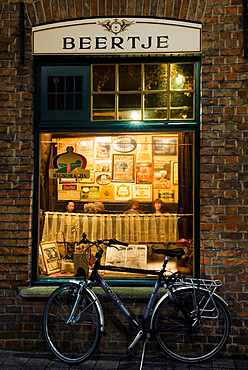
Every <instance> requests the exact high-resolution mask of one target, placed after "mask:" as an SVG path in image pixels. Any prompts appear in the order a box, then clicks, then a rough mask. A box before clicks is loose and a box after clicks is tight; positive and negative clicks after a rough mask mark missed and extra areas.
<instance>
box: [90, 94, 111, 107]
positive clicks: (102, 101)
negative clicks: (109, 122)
mask: <svg viewBox="0 0 248 370" xmlns="http://www.w3.org/2000/svg"><path fill="white" fill-rule="evenodd" d="M114 107H115V96H114V95H113V94H104V95H94V96H93V108H94V109H95V108H113V109H114Z"/></svg>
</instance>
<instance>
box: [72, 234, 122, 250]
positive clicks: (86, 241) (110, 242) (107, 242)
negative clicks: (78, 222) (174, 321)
mask: <svg viewBox="0 0 248 370" xmlns="http://www.w3.org/2000/svg"><path fill="white" fill-rule="evenodd" d="M78 244H90V245H95V246H96V248H97V250H98V252H99V253H100V255H102V252H103V249H102V247H101V244H104V245H105V246H106V247H114V245H113V244H118V245H122V246H124V247H127V246H128V243H125V242H122V241H119V240H117V239H103V240H100V239H98V240H96V241H94V242H92V241H90V240H89V239H87V236H86V234H85V233H83V235H82V239H81V240H80V241H79V243H78Z"/></svg>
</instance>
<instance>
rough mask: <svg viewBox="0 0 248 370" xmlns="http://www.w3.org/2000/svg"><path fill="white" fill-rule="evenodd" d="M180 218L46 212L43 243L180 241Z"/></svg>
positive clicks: (167, 215) (173, 215)
mask: <svg viewBox="0 0 248 370" xmlns="http://www.w3.org/2000/svg"><path fill="white" fill-rule="evenodd" d="M178 218H179V217H178V215H177V214H171V213H165V214H161V215H155V214H140V215H132V214H126V215H122V214H96V215H92V214H84V213H82V214H81V213H72V214H70V213H61V212H46V213H45V224H44V229H43V235H42V241H43V242H44V241H57V242H78V241H79V240H80V239H81V237H82V234H83V232H84V233H86V235H87V238H88V239H89V240H92V241H94V240H96V239H108V238H115V239H118V240H121V241H123V242H126V243H152V242H165V243H167V242H176V241H177V240H178Z"/></svg>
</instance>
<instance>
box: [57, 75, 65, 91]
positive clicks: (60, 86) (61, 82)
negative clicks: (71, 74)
mask: <svg viewBox="0 0 248 370" xmlns="http://www.w3.org/2000/svg"><path fill="white" fill-rule="evenodd" d="M57 91H58V92H64V91H65V77H63V76H58V77H57Z"/></svg>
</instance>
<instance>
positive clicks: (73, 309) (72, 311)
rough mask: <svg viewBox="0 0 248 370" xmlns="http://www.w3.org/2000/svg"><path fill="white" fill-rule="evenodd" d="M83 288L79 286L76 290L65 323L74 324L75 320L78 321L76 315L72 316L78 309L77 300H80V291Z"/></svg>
mask: <svg viewBox="0 0 248 370" xmlns="http://www.w3.org/2000/svg"><path fill="white" fill-rule="evenodd" d="M83 289H84V288H83V286H80V288H79V290H78V292H77V298H76V301H75V303H74V305H73V308H72V310H71V313H70V316H69V318H68V320H67V321H66V324H67V325H71V324H75V322H77V321H78V317H74V316H75V313H76V311H77V309H78V306H79V302H80V300H81V298H82V294H81V292H82V291H83Z"/></svg>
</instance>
